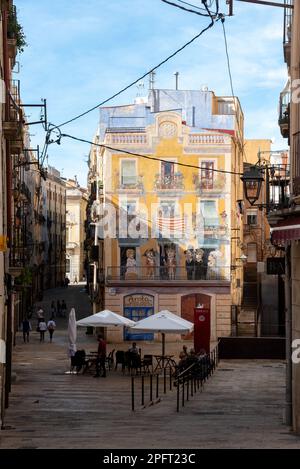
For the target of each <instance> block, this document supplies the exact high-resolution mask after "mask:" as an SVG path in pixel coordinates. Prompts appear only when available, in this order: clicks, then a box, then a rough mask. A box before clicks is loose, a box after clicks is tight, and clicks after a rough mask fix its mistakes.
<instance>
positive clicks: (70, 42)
mask: <svg viewBox="0 0 300 469" xmlns="http://www.w3.org/2000/svg"><path fill="white" fill-rule="evenodd" d="M15 3H16V6H17V10H18V15H19V20H20V22H21V24H22V25H23V28H24V31H25V34H26V38H27V42H28V47H27V48H26V49H25V52H24V53H23V54H21V55H20V56H19V58H18V60H19V61H20V73H18V74H17V73H16V74H15V76H14V78H16V79H18V78H19V79H20V80H21V94H22V99H23V101H24V102H25V103H26V102H27V103H28V102H30V103H38V102H39V101H40V99H41V98H47V104H48V119H49V121H50V122H52V123H55V124H59V123H61V122H64V121H65V120H68V119H69V118H71V117H73V116H74V115H77V114H79V113H80V112H82V111H85V110H86V109H88V108H89V107H92V106H93V105H95V104H97V103H98V102H101V101H103V100H104V99H106V98H107V97H109V96H110V95H112V94H114V93H115V92H117V91H118V90H119V89H121V88H123V87H124V86H126V85H127V84H129V83H130V82H131V81H133V80H134V79H136V78H137V77H138V76H140V75H143V74H144V73H145V72H146V71H147V70H149V69H150V68H151V67H153V66H154V65H156V64H157V63H159V62H160V61H161V60H162V59H164V58H165V57H166V56H168V55H169V54H170V53H172V52H173V51H175V50H176V49H177V48H179V47H180V46H182V45H183V44H184V43H185V42H187V41H188V40H190V39H191V38H192V37H193V36H194V35H196V34H197V33H198V32H199V31H201V29H203V28H204V27H205V26H206V25H207V24H208V20H207V19H206V18H202V17H200V16H197V15H194V14H191V13H186V12H184V11H182V10H179V9H177V8H174V7H172V6H169V5H167V4H165V3H163V2H161V0H110V1H109V2H108V1H107V0H85V2H82V0H72V1H71V0H51V1H50V0H42V1H39V0H15ZM191 3H194V4H195V5H199V6H200V4H201V2H200V0H194V1H193V2H192V1H191ZM220 3H221V11H224V12H227V7H226V5H225V3H226V2H225V0H220ZM282 24H283V11H282V9H280V8H272V7H267V6H259V5H250V4H246V3H242V2H241V3H240V2H237V1H236V2H235V16H234V17H232V18H227V19H226V30H227V36H228V46H229V52H230V60H231V67H232V76H233V85H234V91H235V94H236V95H237V96H238V97H239V98H240V101H241V104H242V107H243V111H244V114H245V135H246V137H248V138H273V139H275V143H274V147H273V148H274V149H277V148H279V149H281V148H285V147H286V146H287V142H286V141H284V140H282V139H281V137H280V132H279V128H278V125H277V120H278V99H279V93H280V92H281V90H282V89H283V87H284V85H285V82H286V79H287V72H286V66H285V64H284V61H283V50H282V36H283V33H282V30H283V26H282ZM176 71H178V72H179V73H180V76H179V88H181V89H200V88H201V86H202V85H207V86H208V87H209V89H211V90H213V91H214V92H215V93H216V94H217V95H227V96H228V95H230V84H229V78H228V73H227V66H226V56H225V50H224V41H223V33H222V26H221V23H220V22H219V23H218V24H217V25H215V26H214V28H213V29H211V30H209V31H208V32H207V33H205V34H204V35H203V36H201V38H199V39H198V40H197V41H195V42H194V43H193V44H192V45H191V46H189V47H188V48H186V49H185V50H184V51H183V52H182V53H180V54H179V55H177V56H176V57H175V58H174V59H172V60H171V61H170V62H168V63H167V64H166V65H164V66H163V67H161V68H160V69H159V70H158V71H157V74H156V87H157V88H174V85H175V78H174V72H176ZM144 86H145V90H147V89H148V79H145V80H144ZM137 93H138V89H137V87H136V86H134V87H132V88H131V89H130V90H129V91H127V92H126V93H124V94H123V95H121V96H120V97H118V98H116V99H115V100H114V101H111V103H110V104H127V103H130V102H132V101H133V100H134V98H135V97H136V95H137ZM145 94H146V93H145ZM30 112H31V111H30V110H28V114H30ZM97 121H98V112H97V110H96V111H94V112H92V113H90V114H89V115H87V116H85V117H83V118H81V119H79V120H77V121H76V122H74V123H72V124H69V125H68V126H65V127H64V131H65V132H66V133H70V134H72V135H76V136H79V137H82V138H86V139H89V140H91V139H92V137H93V134H94V132H95V130H96V127H97ZM30 131H31V134H32V137H31V138H32V145H33V146H35V145H37V144H40V146H42V144H43V140H44V133H43V130H42V128H41V126H32V127H31V128H30ZM48 153H49V164H51V165H53V166H55V167H57V169H59V170H60V171H62V173H63V175H64V176H65V177H73V176H74V175H75V174H76V175H77V177H78V180H79V182H80V183H81V184H82V185H86V175H87V165H86V160H87V155H88V153H89V146H88V145H85V144H81V143H76V142H72V141H69V140H67V139H63V140H62V144H61V146H58V145H51V146H50V147H49V152H48Z"/></svg>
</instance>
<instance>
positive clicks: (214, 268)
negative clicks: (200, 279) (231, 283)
mask: <svg viewBox="0 0 300 469" xmlns="http://www.w3.org/2000/svg"><path fill="white" fill-rule="evenodd" d="M221 257H222V253H221V251H219V250H218V249H216V250H215V251H211V252H210V253H209V255H208V262H207V266H208V269H207V277H208V279H209V280H216V279H217V278H218V275H219V271H218V270H219V268H218V262H217V260H218V259H219V258H221Z"/></svg>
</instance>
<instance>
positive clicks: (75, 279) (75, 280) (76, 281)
mask: <svg viewBox="0 0 300 469" xmlns="http://www.w3.org/2000/svg"><path fill="white" fill-rule="evenodd" d="M74 283H78V279H77V275H75V278H74Z"/></svg>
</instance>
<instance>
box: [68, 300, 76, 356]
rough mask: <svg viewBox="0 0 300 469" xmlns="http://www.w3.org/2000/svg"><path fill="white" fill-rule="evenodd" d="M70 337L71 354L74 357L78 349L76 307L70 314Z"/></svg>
mask: <svg viewBox="0 0 300 469" xmlns="http://www.w3.org/2000/svg"><path fill="white" fill-rule="evenodd" d="M68 339H69V356H70V357H73V356H74V355H75V352H76V350H77V348H76V339H77V327H76V314H75V309H74V308H72V309H71V311H70V314H69V322H68Z"/></svg>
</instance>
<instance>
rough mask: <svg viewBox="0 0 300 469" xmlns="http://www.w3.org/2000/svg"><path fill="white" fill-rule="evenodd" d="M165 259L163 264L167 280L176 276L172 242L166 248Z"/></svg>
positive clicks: (174, 251)
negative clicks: (165, 268)
mask: <svg viewBox="0 0 300 469" xmlns="http://www.w3.org/2000/svg"><path fill="white" fill-rule="evenodd" d="M166 254H167V259H166V260H165V265H166V267H167V274H168V279H169V280H175V276H176V265H177V263H176V247H175V246H174V245H173V244H172V245H170V246H168V247H167V248H166Z"/></svg>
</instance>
